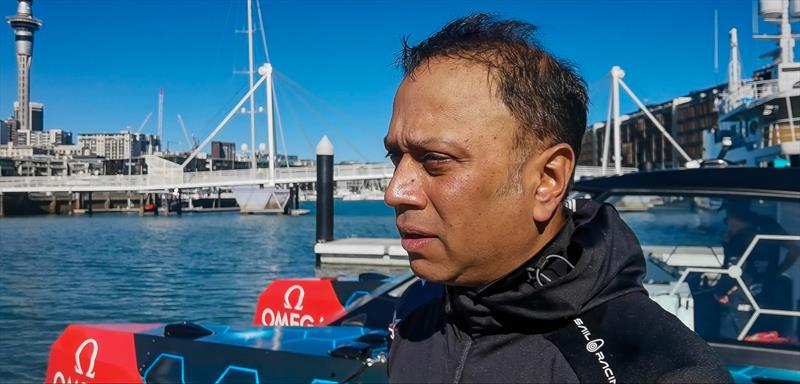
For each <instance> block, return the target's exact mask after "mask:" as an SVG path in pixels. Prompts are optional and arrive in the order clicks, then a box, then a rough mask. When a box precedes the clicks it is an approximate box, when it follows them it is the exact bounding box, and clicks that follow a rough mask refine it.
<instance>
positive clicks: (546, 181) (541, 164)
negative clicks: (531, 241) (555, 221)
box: [533, 143, 575, 223]
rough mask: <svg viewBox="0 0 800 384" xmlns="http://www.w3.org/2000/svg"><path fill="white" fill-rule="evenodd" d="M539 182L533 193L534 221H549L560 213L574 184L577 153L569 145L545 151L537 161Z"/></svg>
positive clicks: (557, 145)
mask: <svg viewBox="0 0 800 384" xmlns="http://www.w3.org/2000/svg"><path fill="white" fill-rule="evenodd" d="M535 164H536V166H535V168H536V169H537V171H538V173H539V182H538V184H537V185H536V189H535V190H534V191H533V197H534V205H533V219H534V221H536V222H538V223H543V222H547V221H549V220H550V219H551V218H552V217H553V215H555V214H556V212H558V208H559V207H560V206H561V202H562V201H563V200H564V195H565V194H566V193H567V190H568V189H569V186H570V184H571V183H572V173H573V169H574V168H575V152H573V151H572V147H570V146H569V145H568V144H565V143H561V144H556V145H554V146H552V147H550V148H547V149H546V150H544V151H543V152H542V153H541V154H540V155H539V156H538V157H537V158H536V160H535Z"/></svg>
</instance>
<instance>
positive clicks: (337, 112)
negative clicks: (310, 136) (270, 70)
mask: <svg viewBox="0 0 800 384" xmlns="http://www.w3.org/2000/svg"><path fill="white" fill-rule="evenodd" d="M278 75H280V76H283V77H284V78H285V80H286V81H287V82H288V83H289V84H290V85H292V86H294V87H296V88H297V89H298V90H300V91H301V92H303V93H304V94H306V95H308V96H309V97H311V98H313V99H314V100H315V101H317V102H319V103H320V104H321V105H322V106H323V107H326V108H327V109H328V110H329V111H330V112H331V113H332V114H334V115H337V116H338V117H339V118H340V119H342V120H343V121H345V122H346V123H348V124H350V125H351V126H356V125H357V124H355V120H354V119H353V118H351V117H350V116H348V115H347V114H346V113H344V112H342V111H341V110H339V109H338V108H336V107H334V106H333V105H331V103H329V102H327V101H326V100H325V99H323V98H321V97H319V96H317V95H316V94H314V92H311V91H309V90H308V89H306V88H305V87H303V86H302V85H300V84H299V83H298V82H296V81H294V80H292V79H290V78H289V77H288V76H286V74H284V73H278ZM377 133H379V134H380V135H381V137H383V135H384V134H385V132H383V131H379V132H377Z"/></svg>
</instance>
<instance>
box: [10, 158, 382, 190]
mask: <svg viewBox="0 0 800 384" xmlns="http://www.w3.org/2000/svg"><path fill="white" fill-rule="evenodd" d="M393 170H394V166H392V165H391V164H343V165H336V166H334V179H335V180H339V179H341V180H354V179H359V178H364V179H374V178H388V177H391V175H392V171H393ZM316 175H317V171H316V168H313V167H302V168H278V169H276V170H275V183H277V184H281V183H290V182H291V183H299V182H314V181H315V180H316ZM268 181H269V170H268V169H265V168H258V169H255V170H251V169H236V170H219V171H198V172H161V173H159V174H149V175H131V176H128V175H111V176H93V175H85V176H84V175H80V176H33V177H0V192H2V191H13V192H28V191H70V190H75V191H81V190H98V191H99V190H148V189H164V188H197V187H204V186H225V185H241V184H257V183H260V182H263V183H267V182H268Z"/></svg>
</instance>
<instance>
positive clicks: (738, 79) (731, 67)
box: [728, 28, 742, 93]
mask: <svg viewBox="0 0 800 384" xmlns="http://www.w3.org/2000/svg"><path fill="white" fill-rule="evenodd" d="M730 39H731V55H730V62H729V63H728V92H730V93H734V92H736V91H737V90H739V88H740V87H741V85H742V62H741V61H740V60H739V38H738V36H737V34H736V28H731V30H730Z"/></svg>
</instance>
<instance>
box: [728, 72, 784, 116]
mask: <svg viewBox="0 0 800 384" xmlns="http://www.w3.org/2000/svg"><path fill="white" fill-rule="evenodd" d="M778 92H779V90H778V80H759V81H752V80H750V81H744V82H742V85H741V86H740V87H739V89H737V90H736V91H735V92H733V93H728V92H725V93H723V95H722V100H721V104H720V111H721V112H722V113H723V114H725V113H728V112H730V111H733V110H734V109H736V108H738V107H739V106H741V105H746V104H749V103H751V102H753V101H755V100H758V99H760V98H762V97H767V96H770V95H774V94H777V93H778Z"/></svg>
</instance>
